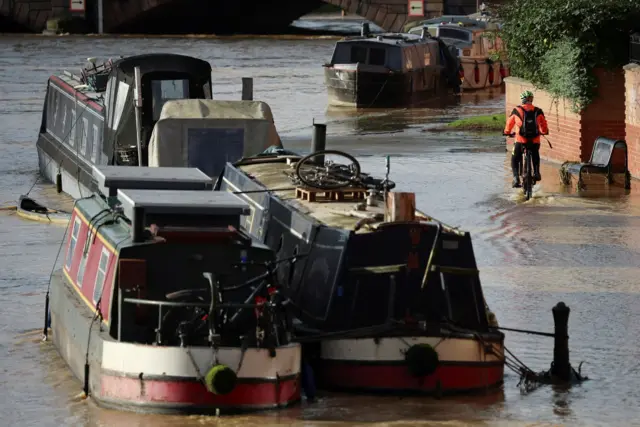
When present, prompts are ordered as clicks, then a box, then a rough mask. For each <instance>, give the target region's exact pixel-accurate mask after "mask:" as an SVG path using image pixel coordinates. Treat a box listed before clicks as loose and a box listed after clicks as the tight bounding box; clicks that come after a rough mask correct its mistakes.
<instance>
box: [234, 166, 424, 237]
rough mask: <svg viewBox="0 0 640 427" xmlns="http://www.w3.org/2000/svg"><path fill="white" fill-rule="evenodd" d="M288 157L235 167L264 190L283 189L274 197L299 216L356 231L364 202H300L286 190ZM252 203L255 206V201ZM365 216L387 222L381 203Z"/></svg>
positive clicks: (293, 193) (288, 182)
mask: <svg viewBox="0 0 640 427" xmlns="http://www.w3.org/2000/svg"><path fill="white" fill-rule="evenodd" d="M286 157H287V156H272V157H262V158H251V159H244V160H243V161H242V162H240V163H239V164H237V165H236V166H235V167H236V168H237V169H239V170H241V171H242V172H244V173H245V174H249V175H250V176H251V177H253V179H255V180H256V181H257V183H258V184H260V185H262V186H263V187H264V188H267V189H269V188H278V189H281V190H278V191H277V193H274V194H275V196H276V197H278V198H279V199H280V200H283V201H284V202H285V203H287V204H289V205H290V206H292V207H293V208H294V209H296V210H297V211H298V212H300V213H302V214H304V215H308V216H310V217H311V218H313V219H315V220H316V221H318V222H320V223H322V224H325V225H327V226H329V227H337V228H344V229H347V230H353V229H354V227H355V226H356V224H357V223H358V222H359V221H361V220H362V216H356V215H355V214H354V213H353V211H354V205H355V204H356V203H358V202H363V200H352V199H345V200H332V201H330V202H322V201H320V202H309V201H307V200H302V199H299V198H297V197H296V191H295V190H294V189H290V190H287V188H291V187H292V185H291V180H290V178H289V176H288V175H287V174H285V173H284V172H291V171H292V170H293V166H292V165H290V164H288V163H287V162H286ZM228 183H229V182H228ZM232 188H233V187H232ZM320 192H322V191H320ZM240 196H241V197H242V198H243V199H245V200H248V201H249V200H251V201H253V200H252V199H251V194H240ZM251 201H250V203H251ZM253 202H254V203H255V201H253ZM416 212H417V213H418V214H419V215H421V216H424V217H426V215H425V214H423V213H422V212H420V211H417V210H416ZM362 213H363V214H366V215H370V216H374V215H377V216H378V218H379V220H378V221H377V223H382V222H384V221H383V219H382V218H383V217H384V206H383V203H382V202H379V203H378V206H367V210H366V212H361V214H362ZM373 225H374V226H375V225H376V223H373ZM367 232H369V230H368V229H367V227H362V228H361V229H360V230H359V231H358V233H367Z"/></svg>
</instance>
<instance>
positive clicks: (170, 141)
mask: <svg viewBox="0 0 640 427" xmlns="http://www.w3.org/2000/svg"><path fill="white" fill-rule="evenodd" d="M270 146H278V147H281V146H282V144H281V142H280V137H279V136H278V132H277V131H276V128H275V125H274V123H273V115H272V114H271V108H269V105H267V104H266V103H264V102H260V101H219V100H209V99H190V100H176V101H168V102H167V103H166V104H165V105H164V107H163V108H162V112H161V114H160V119H159V120H158V122H157V123H156V125H155V127H154V129H153V133H152V134H151V139H150V140H149V166H168V167H197V168H199V169H200V170H202V171H203V172H205V173H206V174H207V175H209V176H211V177H217V176H218V175H220V173H221V172H222V171H223V169H224V165H225V164H226V163H227V162H235V161H237V160H240V159H241V158H243V157H250V156H255V155H258V154H260V153H262V152H263V151H264V150H265V149H267V148H268V147H270Z"/></svg>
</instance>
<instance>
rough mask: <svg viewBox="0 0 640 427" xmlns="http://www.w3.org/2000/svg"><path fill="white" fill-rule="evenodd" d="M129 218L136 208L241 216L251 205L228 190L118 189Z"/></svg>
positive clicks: (150, 211)
mask: <svg viewBox="0 0 640 427" xmlns="http://www.w3.org/2000/svg"><path fill="white" fill-rule="evenodd" d="M118 200H120V202H121V203H122V208H123V211H124V214H125V215H126V216H127V218H133V217H134V216H135V210H136V209H143V210H144V213H145V214H147V215H197V216H206V217H207V218H210V217H211V216H239V215H248V214H249V213H250V212H251V210H250V209H249V204H248V203H247V202H245V201H243V200H241V199H240V198H239V197H238V196H236V195H235V194H231V193H229V192H226V191H179V190H118Z"/></svg>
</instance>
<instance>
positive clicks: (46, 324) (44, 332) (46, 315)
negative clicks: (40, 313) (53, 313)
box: [42, 292, 49, 341]
mask: <svg viewBox="0 0 640 427" xmlns="http://www.w3.org/2000/svg"><path fill="white" fill-rule="evenodd" d="M48 337H49V292H47V295H46V296H45V297H44V328H43V329H42V341H46V340H47V338H48Z"/></svg>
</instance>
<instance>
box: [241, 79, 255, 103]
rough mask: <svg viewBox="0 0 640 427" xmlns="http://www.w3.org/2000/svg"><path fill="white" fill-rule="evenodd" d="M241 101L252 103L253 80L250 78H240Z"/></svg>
mask: <svg viewBox="0 0 640 427" xmlns="http://www.w3.org/2000/svg"><path fill="white" fill-rule="evenodd" d="M242 100H243V101H253V79H252V78H251V77H243V78H242Z"/></svg>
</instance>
